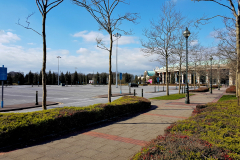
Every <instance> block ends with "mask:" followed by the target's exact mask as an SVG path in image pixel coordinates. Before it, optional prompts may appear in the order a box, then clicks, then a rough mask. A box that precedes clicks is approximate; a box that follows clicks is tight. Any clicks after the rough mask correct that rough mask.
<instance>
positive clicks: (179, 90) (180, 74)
mask: <svg viewBox="0 0 240 160" xmlns="http://www.w3.org/2000/svg"><path fill="white" fill-rule="evenodd" d="M181 79H182V60H181V57H180V68H179V79H178V81H179V84H178V85H179V87H178V94H180V93H181Z"/></svg>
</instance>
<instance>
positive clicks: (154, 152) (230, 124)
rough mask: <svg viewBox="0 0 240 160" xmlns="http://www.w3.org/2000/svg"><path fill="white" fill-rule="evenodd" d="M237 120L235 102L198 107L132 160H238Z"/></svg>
mask: <svg viewBox="0 0 240 160" xmlns="http://www.w3.org/2000/svg"><path fill="white" fill-rule="evenodd" d="M239 118H240V108H239V107H238V106H237V101H236V100H231V101H222V102H217V103H209V104H207V105H203V106H200V105H199V106H197V107H196V109H195V110H194V111H193V115H192V117H190V118H188V119H186V120H182V121H178V122H176V123H174V124H172V125H170V126H169V127H168V128H166V129H165V135H164V136H158V137H157V138H156V139H153V140H152V141H151V142H149V144H148V145H146V146H144V147H143V148H142V150H141V151H139V152H138V153H137V154H136V155H135V156H134V157H133V158H132V159H134V160H138V159H148V160H150V159H151V160H152V159H229V160H233V159H240V121H239Z"/></svg>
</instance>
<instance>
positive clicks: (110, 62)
mask: <svg viewBox="0 0 240 160" xmlns="http://www.w3.org/2000/svg"><path fill="white" fill-rule="evenodd" d="M109 35H110V48H109V79H108V80H109V81H108V103H111V96H112V94H111V93H112V87H111V82H112V76H111V75H112V44H113V39H112V33H110V34H109Z"/></svg>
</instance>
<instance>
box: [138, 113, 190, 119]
mask: <svg viewBox="0 0 240 160" xmlns="http://www.w3.org/2000/svg"><path fill="white" fill-rule="evenodd" d="M143 115H150V116H160V117H171V118H182V119H187V118H188V117H180V116H169V115H161V114H152V113H143Z"/></svg>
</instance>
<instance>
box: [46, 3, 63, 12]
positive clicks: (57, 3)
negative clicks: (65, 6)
mask: <svg viewBox="0 0 240 160" xmlns="http://www.w3.org/2000/svg"><path fill="white" fill-rule="evenodd" d="M56 2H58V3H57V4H56V5H54V6H52V7H51V8H50V9H49V10H48V11H47V13H48V12H49V11H50V10H51V9H53V8H54V7H56V6H58V5H59V4H60V3H62V2H63V0H57V1H55V2H52V3H56ZM52 3H50V4H52ZM50 4H49V5H48V6H50ZM48 6H47V7H48Z"/></svg>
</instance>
